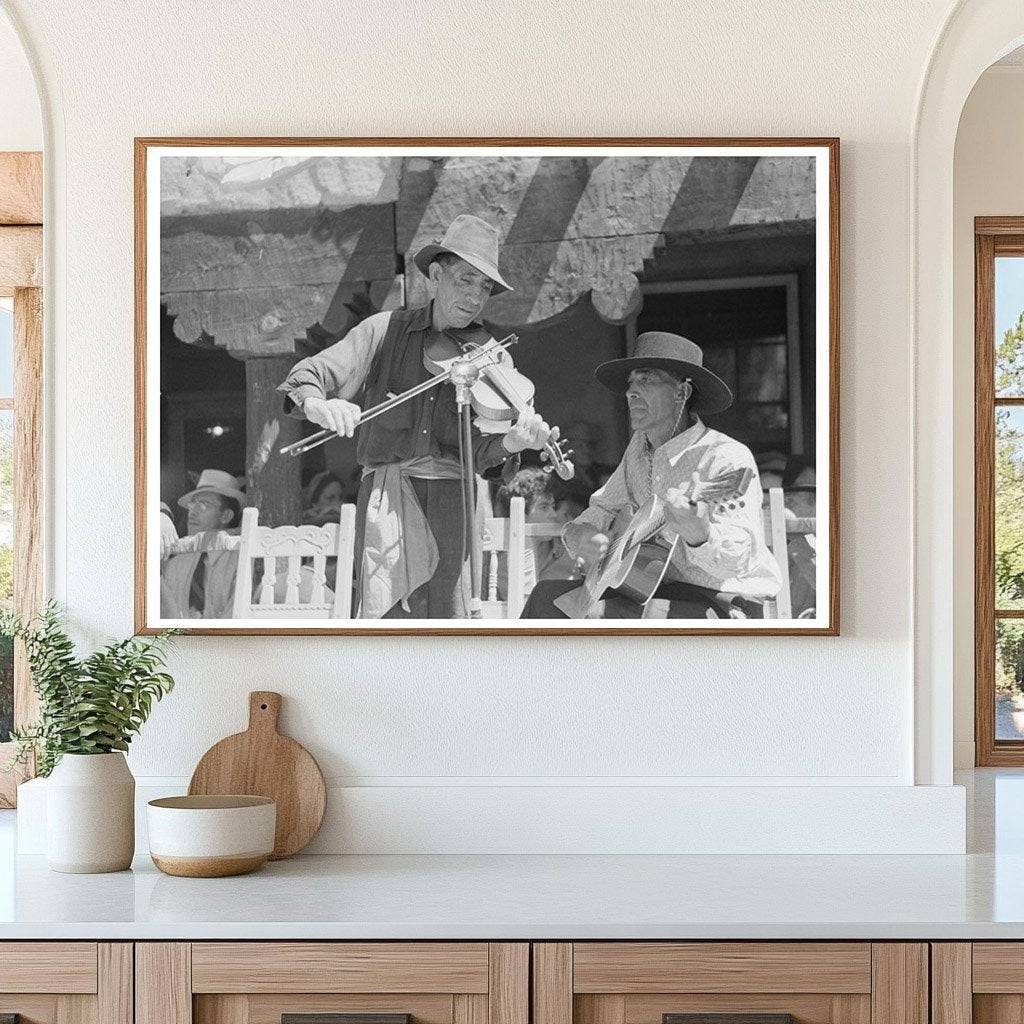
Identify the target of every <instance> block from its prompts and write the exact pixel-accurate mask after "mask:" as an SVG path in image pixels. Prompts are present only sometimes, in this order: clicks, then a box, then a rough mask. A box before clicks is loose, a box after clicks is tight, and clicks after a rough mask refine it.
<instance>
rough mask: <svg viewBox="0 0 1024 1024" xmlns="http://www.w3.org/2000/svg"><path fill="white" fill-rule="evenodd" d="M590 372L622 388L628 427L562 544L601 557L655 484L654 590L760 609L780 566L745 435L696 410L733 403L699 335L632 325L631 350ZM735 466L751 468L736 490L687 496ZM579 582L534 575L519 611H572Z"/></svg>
mask: <svg viewBox="0 0 1024 1024" xmlns="http://www.w3.org/2000/svg"><path fill="white" fill-rule="evenodd" d="M594 375H595V377H596V378H597V380H598V381H599V382H600V383H601V384H603V385H604V386H605V387H606V388H608V390H610V391H612V392H614V393H615V394H618V395H623V396H624V397H625V399H626V404H627V407H628V409H629V419H630V426H631V428H632V430H633V436H632V438H631V439H630V442H629V444H628V445H627V447H626V452H625V454H624V455H623V457H622V461H621V462H620V463H619V465H618V467H617V468H616V469H615V472H614V473H613V474H612V475H611V477H610V478H609V479H608V482H607V483H606V484H605V485H604V486H603V487H602V488H601V489H600V490H598V491H595V493H594V494H593V495H592V496H591V499H590V505H589V507H588V508H586V509H585V510H584V511H583V512H582V513H581V514H580V515H579V516H577V517H576V519H575V520H573V522H571V523H568V524H567V525H566V527H565V529H564V531H563V533H562V539H563V542H564V543H565V546H566V548H567V549H568V551H569V553H570V554H571V555H574V556H575V557H577V558H578V559H579V560H580V561H581V562H583V563H584V564H587V565H589V564H593V563H594V562H595V561H597V560H599V559H601V558H603V557H604V555H605V553H606V552H607V551H608V548H609V545H610V543H611V539H612V537H613V535H614V525H615V524H622V523H623V521H628V520H629V518H630V517H631V516H632V515H633V513H635V512H636V511H637V510H638V509H639V508H640V507H641V506H643V505H644V504H645V503H646V502H647V501H648V499H650V497H651V496H652V494H653V495H656V496H657V497H658V498H660V499H661V504H662V507H663V509H664V515H665V525H664V527H663V528H662V529H661V530H660V532H659V533H658V534H657V536H656V538H655V540H656V542H657V543H660V544H662V545H664V547H665V549H666V553H667V551H668V550H671V552H672V555H671V558H670V561H669V564H668V569H667V572H666V575H665V582H663V583H662V585H661V587H660V588H659V590H658V592H657V593H656V595H655V596H656V597H659V598H665V599H667V600H668V601H669V606H668V607H669V616H670V617H672V618H685V619H689V618H696V619H705V618H719V617H731V618H739V617H744V618H760V617H762V604H763V602H764V600H765V599H766V598H769V597H774V596H775V594H777V593H778V590H779V587H780V586H781V574H780V572H779V567H778V565H777V564H776V562H775V559H774V557H773V556H772V554H771V552H770V551H769V550H768V548H767V545H766V544H765V538H764V523H763V520H762V513H761V484H760V481H759V479H758V475H757V466H756V464H755V462H754V456H753V455H752V454H751V452H750V450H749V449H748V448H747V447H746V445H743V444H741V443H740V442H739V441H736V440H734V439H733V438H731V437H728V436H727V435H726V434H723V433H721V432H719V431H717V430H712V429H710V428H709V427H707V426H705V424H704V420H703V417H705V416H709V415H712V414H714V413H717V412H722V411H724V410H725V409H727V408H728V407H729V406H730V405H731V404H732V392H731V391H730V390H729V387H728V385H727V384H726V383H725V382H724V381H723V380H722V379H721V378H720V377H718V376H717V375H716V374H714V373H712V372H711V371H710V370H708V369H707V368H706V367H705V366H704V354H703V352H702V351H701V349H700V348H699V347H698V346H697V345H695V344H694V343H693V342H692V341H690V340H688V339H687V338H683V337H681V336H680V335H678V334H670V333H668V332H667V331H649V332H647V333H645V334H641V335H640V336H639V337H638V338H637V340H636V350H635V352H634V354H633V355H632V356H631V357H630V358H628V359H613V360H611V361H610V362H606V363H602V364H601V365H600V366H598V367H597V369H596V370H595V372H594ZM743 470H749V474H746V479H747V481H748V482H747V484H746V486H745V488H744V489H743V490H742V493H738V494H731V493H729V494H722V495H720V497H721V499H722V500H715V501H702V500H694V497H695V495H696V494H697V493H698V491H700V490H703V491H704V493H716V488H718V487H719V486H725V485H724V484H721V485H720V483H719V482H720V481H724V480H729V479H733V480H735V479H736V478H737V477H739V478H740V479H742V478H743V477H744V476H745V474H743V473H742V472H739V473H737V471H743ZM695 484H696V485H698V486H697V487H694V485H695ZM673 541H674V542H675V546H674V547H671V545H672V542H673ZM578 587H579V583H578V581H572V580H569V581H566V580H551V581H545V582H542V583H539V584H538V585H537V587H536V588H535V589H534V590H533V592H532V593H531V595H530V598H529V600H528V602H527V605H526V607H525V608H524V610H523V617H524V618H542V619H547V618H568V617H574V615H573V609H574V608H577V607H579V605H578V604H575V603H574V601H573V593H574V592H577V588H578ZM641 610H642V609H641V607H640V606H639V605H637V604H635V603H632V602H629V601H626V600H624V599H622V598H621V597H620V596H618V595H616V594H615V592H613V591H609V592H608V593H607V594H606V595H605V600H604V601H602V602H601V606H599V609H598V612H597V614H599V615H600V616H601V617H604V618H629V617H639V615H640V613H641Z"/></svg>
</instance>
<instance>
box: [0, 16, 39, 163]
mask: <svg viewBox="0 0 1024 1024" xmlns="http://www.w3.org/2000/svg"><path fill="white" fill-rule="evenodd" d="M42 148H43V119H42V112H41V111H40V109H39V95H38V93H37V92H36V84H35V82H34V81H33V79H32V69H31V68H30V67H29V64H28V60H27V58H26V56H25V51H24V50H23V49H22V46H21V42H20V41H19V39H18V36H17V34H16V33H15V31H14V26H13V25H12V24H11V23H10V21H9V20H8V18H7V17H6V16H5V15H4V13H3V12H2V11H0V151H9V150H33V151H39V150H41V149H42Z"/></svg>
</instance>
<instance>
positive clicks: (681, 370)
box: [594, 331, 732, 413]
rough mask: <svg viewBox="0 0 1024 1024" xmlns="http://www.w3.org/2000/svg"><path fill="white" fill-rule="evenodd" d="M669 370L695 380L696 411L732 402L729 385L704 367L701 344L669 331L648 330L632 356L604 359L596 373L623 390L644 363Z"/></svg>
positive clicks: (608, 384)
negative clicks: (631, 375)
mask: <svg viewBox="0 0 1024 1024" xmlns="http://www.w3.org/2000/svg"><path fill="white" fill-rule="evenodd" d="M647 366H650V367H654V368H655V369H658V370H668V371H669V373H674V374H676V375H677V376H679V377H685V378H687V379H688V380H689V381H690V382H691V383H692V384H693V397H692V398H691V400H690V408H692V409H693V410H694V411H695V412H701V413H714V412H721V411H722V410H723V409H728V408H729V406H730V405H732V392H731V391H730V390H729V385H728V384H726V383H725V381H724V380H722V378H721V377H719V376H718V375H717V374H714V373H712V372H711V371H710V370H706V369H705V368H704V353H703V351H701V348H700V346H699V345H695V344H694V343H693V342H692V341H690V340H689V338H684V337H682V335H679V334H669V332H668V331H645V332H644V333H643V334H641V335H640V336H639V337H638V338H637V339H636V348H635V350H634V352H633V355H632V356H631V357H630V358H629V359H612V360H609V361H608V362H607V363H601V365H600V366H598V368H597V369H596V370H595V371H594V376H595V377H596V378H597V379H598V381H600V382H601V383H602V384H603V385H604V386H605V387H606V388H608V390H609V391H615V392H616V393H618V394H622V393H623V392H624V391H625V390H626V387H627V386H628V384H629V375H630V373H631V372H632V371H633V370H639V369H642V368H643V367H647Z"/></svg>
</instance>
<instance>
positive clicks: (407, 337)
mask: <svg viewBox="0 0 1024 1024" xmlns="http://www.w3.org/2000/svg"><path fill="white" fill-rule="evenodd" d="M414 262H415V264H416V266H417V267H418V268H419V269H420V270H421V271H422V272H423V273H424V274H425V275H426V276H427V278H428V279H429V281H430V284H431V287H432V291H433V299H432V300H431V302H430V303H429V304H428V305H426V306H422V307H419V308H416V309H401V310H394V311H388V312H383V313H377V314H375V315H373V316H371V317H368V318H367V319H366V320H363V321H362V322H361V323H359V324H357V325H356V326H355V327H354V328H352V330H351V331H349V333H348V334H347V335H346V336H345V337H344V338H343V339H342V340H341V341H339V342H338V343H337V344H335V345H332V346H331V347H330V348H327V349H325V350H324V351H323V352H320V353H319V354H317V355H315V356H311V357H310V358H308V359H303V360H302V361H301V362H299V363H297V364H296V365H295V366H294V367H292V370H291V372H290V373H289V374H288V377H287V379H286V380H285V381H284V383H283V384H281V385H280V387H279V388H278V390H279V391H281V392H282V393H283V394H284V395H285V408H286V410H287V411H288V412H289V413H291V414H293V415H298V416H302V417H305V418H306V419H308V420H311V421H312V422H313V423H316V424H319V425H320V426H321V427H325V428H327V429H329V430H334V431H336V432H337V434H338V436H339V437H352V436H353V435H354V434H355V430H356V427H357V426H358V425H359V417H360V414H361V412H362V408H369V407H372V406H375V405H377V404H379V403H380V402H383V401H384V400H385V399H386V398H388V397H389V396H391V395H400V394H403V393H404V392H405V391H407V390H409V388H411V387H414V386H415V385H416V384H419V383H420V382H421V381H423V380H425V379H426V378H427V376H428V372H427V371H426V369H425V368H424V363H423V356H424V349H425V347H426V346H427V345H429V344H430V342H431V340H432V339H433V338H434V337H436V336H437V335H439V334H446V335H447V336H448V337H449V338H453V337H454V338H455V339H456V340H459V341H470V340H472V341H477V342H480V341H486V340H487V337H488V335H487V333H486V331H485V330H484V328H483V326H482V325H481V323H480V321H479V317H480V314H481V313H482V312H483V308H484V305H485V303H486V302H487V300H488V298H489V297H490V296H491V295H496V294H499V293H500V292H505V291H511V290H512V289H511V286H510V285H509V284H508V283H507V282H506V281H505V279H504V278H503V277H502V276H501V273H500V271H499V270H498V232H497V230H496V229H495V228H494V227H492V226H491V225H490V224H488V223H487V222H486V221H484V220H481V219H480V218H479V217H474V216H472V215H470V214H462V215H460V216H458V217H456V218H455V220H453V221H452V223H451V225H450V226H449V227H448V230H447V231H446V232H445V235H444V238H443V239H442V240H441V241H440V242H436V243H432V244H430V245H427V246H425V247H424V248H422V249H421V250H420V251H419V252H418V253H417V254H416V256H415V257H414ZM359 399H361V401H359ZM550 436H551V430H550V428H549V427H548V425H547V424H546V423H545V422H544V421H543V420H542V419H541V417H540V416H539V415H538V414H537V413H534V412H525V413H523V415H522V416H521V417H520V418H519V420H518V422H517V423H515V424H513V425H512V426H511V428H510V429H509V430H507V431H506V432H504V433H500V434H484V433H481V432H479V431H477V430H475V431H474V436H473V452H472V455H473V465H474V469H475V471H476V472H477V473H483V472H484V471H486V470H488V469H491V468H493V467H496V466H499V465H502V464H503V463H505V462H506V461H508V460H510V459H515V458H516V456H517V454H518V453H519V452H521V451H523V450H525V449H526V448H533V449H536V450H541V449H543V447H544V444H545V442H546V441H547V440H548V438H549V437H550ZM356 458H357V460H358V461H359V464H360V465H361V466H362V467H363V474H364V475H363V480H362V484H361V486H360V489H359V497H358V499H357V523H356V575H357V585H358V593H357V597H358V605H359V617H360V618H369V619H372V618H385V617H386V618H414V619H427V618H457V617H462V616H463V615H465V607H466V604H467V602H466V600H465V594H464V590H465V586H464V583H465V578H464V564H465V561H466V557H467V553H468V550H469V549H468V544H469V543H470V540H469V529H470V526H471V521H472V510H470V511H469V514H468V515H467V514H466V512H465V510H464V509H463V508H462V486H461V471H460V464H459V419H458V411H457V409H456V405H455V393H454V390H453V389H452V388H451V387H447V386H442V387H440V388H435V389H433V390H430V391H428V392H426V393H425V394H422V395H419V396H417V397H415V398H412V399H410V400H409V401H407V402H405V403H403V404H401V405H399V406H397V407H396V408H394V409H392V410H390V411H389V412H387V413H384V414H383V415H381V416H378V417H377V418H376V419H373V420H371V421H369V422H367V423H365V424H363V425H362V426H361V427H360V429H359V437H358V438H357V441H356ZM339 585H340V581H339Z"/></svg>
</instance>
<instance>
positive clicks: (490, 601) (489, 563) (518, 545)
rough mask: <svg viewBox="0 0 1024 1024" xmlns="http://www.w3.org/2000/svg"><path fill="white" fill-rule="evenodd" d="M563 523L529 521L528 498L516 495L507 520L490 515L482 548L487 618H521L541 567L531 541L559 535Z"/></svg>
mask: <svg viewBox="0 0 1024 1024" xmlns="http://www.w3.org/2000/svg"><path fill="white" fill-rule="evenodd" d="M561 532H562V527H561V524H559V523H528V522H527V521H526V501H525V499H524V498H522V497H515V498H513V499H512V500H511V501H510V502H509V514H508V518H507V519H499V518H496V517H495V516H486V517H485V518H484V520H483V536H482V545H481V546H482V550H483V554H484V569H485V573H486V575H485V578H484V579H485V588H484V595H483V604H482V609H483V617H484V618H485V619H518V618H519V616H520V615H521V614H522V612H523V606H524V605H525V604H526V599H527V598H528V597H529V596H530V591H531V590H533V588H534V587H535V586H536V584H537V568H536V564H535V563H534V560H533V558H532V557H531V554H532V552H531V550H530V540H531V539H533V538H535V537H536V538H541V537H558V536H560V535H561ZM503 552H504V554H505V556H506V557H505V565H506V572H505V598H504V600H503V599H502V598H501V596H500V583H501V562H502V559H501V554H502V553H503Z"/></svg>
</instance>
